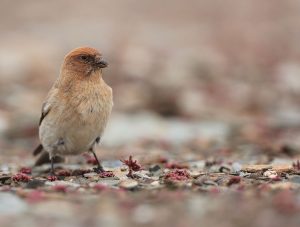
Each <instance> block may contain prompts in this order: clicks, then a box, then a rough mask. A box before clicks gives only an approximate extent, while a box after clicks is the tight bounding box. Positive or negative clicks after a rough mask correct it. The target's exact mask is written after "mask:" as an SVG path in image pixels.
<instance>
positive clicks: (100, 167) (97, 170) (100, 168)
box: [89, 148, 104, 173]
mask: <svg viewBox="0 0 300 227" xmlns="http://www.w3.org/2000/svg"><path fill="white" fill-rule="evenodd" d="M89 151H90V152H92V153H93V155H94V158H95V159H96V161H97V166H98V167H97V168H95V171H96V172H97V173H102V172H104V169H103V167H102V165H101V163H100V162H99V159H98V158H97V155H96V153H95V151H94V148H91V149H90V150H89Z"/></svg>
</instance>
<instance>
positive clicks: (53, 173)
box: [50, 157, 55, 176]
mask: <svg viewBox="0 0 300 227" xmlns="http://www.w3.org/2000/svg"><path fill="white" fill-rule="evenodd" d="M50 161H51V171H50V175H51V176H55V172H54V157H51V158H50Z"/></svg>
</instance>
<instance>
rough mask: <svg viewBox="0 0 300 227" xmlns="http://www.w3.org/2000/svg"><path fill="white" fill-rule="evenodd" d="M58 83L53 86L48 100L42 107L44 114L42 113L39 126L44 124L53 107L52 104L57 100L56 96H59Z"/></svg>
mask: <svg viewBox="0 0 300 227" xmlns="http://www.w3.org/2000/svg"><path fill="white" fill-rule="evenodd" d="M57 86H58V81H56V82H55V83H54V85H53V87H52V88H51V89H50V91H49V93H48V95H47V97H46V100H45V101H44V103H43V105H42V113H41V117H40V122H39V125H41V124H42V121H43V120H44V118H45V117H46V116H47V114H48V113H49V112H50V110H51V106H52V102H53V100H54V99H55V96H56V94H57V91H58V88H57Z"/></svg>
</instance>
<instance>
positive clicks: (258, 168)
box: [242, 165, 272, 173]
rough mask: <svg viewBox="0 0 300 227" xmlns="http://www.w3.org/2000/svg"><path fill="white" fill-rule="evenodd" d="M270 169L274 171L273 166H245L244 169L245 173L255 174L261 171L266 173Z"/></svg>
mask: <svg viewBox="0 0 300 227" xmlns="http://www.w3.org/2000/svg"><path fill="white" fill-rule="evenodd" d="M268 169H272V166H271V165H245V166H243V167H242V170H243V171H244V172H249V173H255V172H259V171H265V170H268Z"/></svg>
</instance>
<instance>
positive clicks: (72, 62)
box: [62, 47, 108, 76]
mask: <svg viewBox="0 0 300 227" xmlns="http://www.w3.org/2000/svg"><path fill="white" fill-rule="evenodd" d="M107 66H108V64H107V62H106V61H104V60H103V57H102V55H101V54H100V53H99V51H97V50H96V49H94V48H90V47H79V48H76V49H74V50H72V51H71V52H70V53H68V54H67V55H66V56H65V59H64V63H63V66H62V67H63V69H67V70H68V71H69V72H72V73H76V74H81V75H83V76H89V75H91V73H93V72H97V71H100V70H101V69H102V68H105V67H107Z"/></svg>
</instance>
